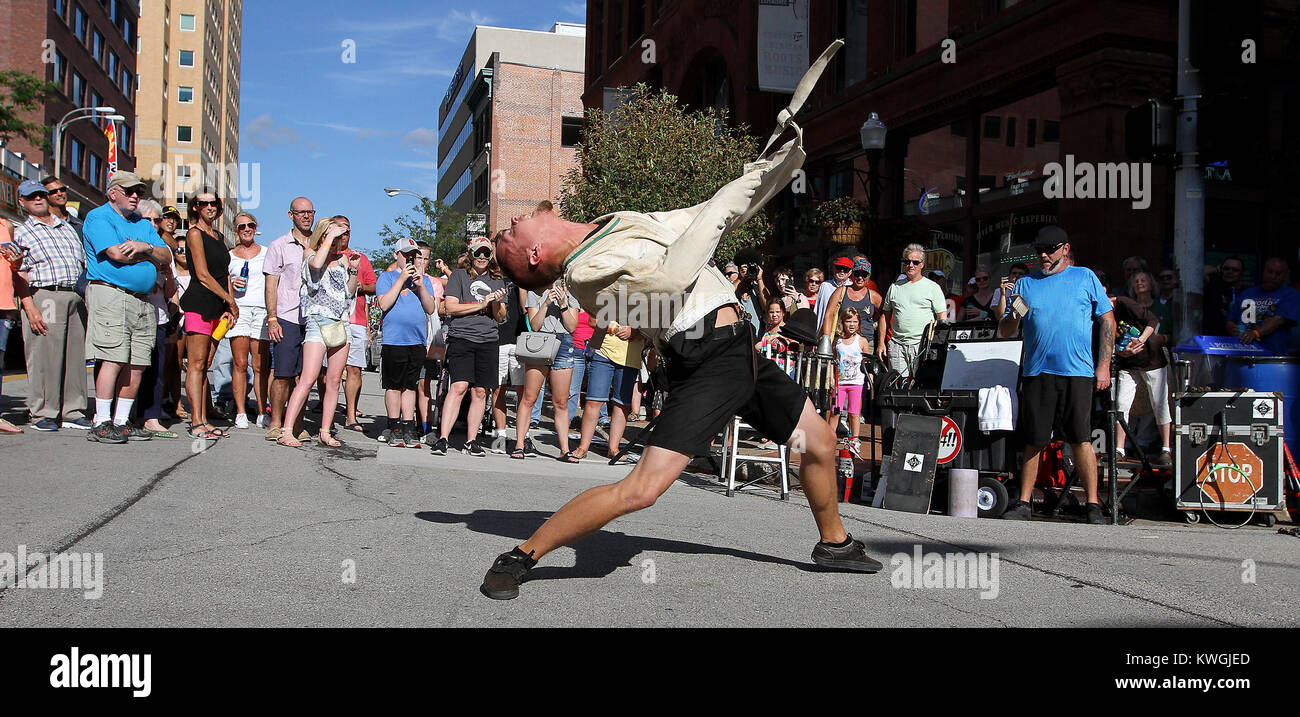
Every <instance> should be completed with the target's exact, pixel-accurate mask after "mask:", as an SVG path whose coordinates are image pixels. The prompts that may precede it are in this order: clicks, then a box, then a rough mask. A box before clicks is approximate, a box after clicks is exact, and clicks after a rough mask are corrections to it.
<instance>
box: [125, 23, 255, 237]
mask: <svg viewBox="0 0 1300 717" xmlns="http://www.w3.org/2000/svg"><path fill="white" fill-rule="evenodd" d="M242 17H243V1H242V0H153V2H148V3H146V4H145V6H144V8H143V15H142V16H141V17H140V69H139V72H140V94H139V96H138V102H137V108H136V109H137V112H138V113H139V122H138V130H137V133H138V136H137V138H136V152H137V158H138V161H139V167H140V173H141V174H142V175H143V176H147V177H152V178H154V179H161V180H163V181H162V182H161V186H162V187H163V191H162V196H159V197H158V199H159V201H162V202H163V203H164V204H175V205H176V206H177V207H179V208H180V209H181V214H182V215H184V214H185V200H186V198H187V197H188V196H189V195H190V194H191V193H192V192H195V191H197V190H198V189H200V188H203V187H208V188H211V189H213V190H215V191H216V192H217V193H218V194H219V195H220V196H221V198H222V199H223V200H224V203H225V212H224V221H223V222H222V223H221V226H220V229H221V231H222V233H223V234H225V235H226V238H227V241H233V240H234V226H233V220H234V217H235V213H236V212H238V210H239V201H238V199H239V175H240V172H239V67H240V47H241V35H240V21H241V18H242Z"/></svg>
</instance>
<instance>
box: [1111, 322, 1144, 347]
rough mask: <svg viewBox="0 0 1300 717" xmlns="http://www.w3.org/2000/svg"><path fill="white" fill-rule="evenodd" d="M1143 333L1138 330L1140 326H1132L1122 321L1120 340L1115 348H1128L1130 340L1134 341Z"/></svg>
mask: <svg viewBox="0 0 1300 717" xmlns="http://www.w3.org/2000/svg"><path fill="white" fill-rule="evenodd" d="M1141 335H1142V332H1141V331H1138V328H1137V327H1136V326H1130V325H1129V324H1127V323H1125V322H1123V321H1121V322H1120V324H1119V342H1118V343H1117V344H1116V346H1115V349H1116V350H1117V351H1123V350H1124V349H1126V348H1128V344H1129V342H1130V341H1132V340H1133V339H1135V338H1137V337H1138V336H1141Z"/></svg>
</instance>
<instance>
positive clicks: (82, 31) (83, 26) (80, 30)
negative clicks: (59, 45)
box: [72, 5, 90, 45]
mask: <svg viewBox="0 0 1300 717" xmlns="http://www.w3.org/2000/svg"><path fill="white" fill-rule="evenodd" d="M89 24H90V23H89V22H88V21H87V20H86V11H85V10H82V9H81V6H80V5H77V6H75V7H73V10H72V34H74V35H76V36H77V39H78V40H81V44H83V45H84V44H86V30H87V29H88V28H89Z"/></svg>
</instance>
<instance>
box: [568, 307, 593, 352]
mask: <svg viewBox="0 0 1300 717" xmlns="http://www.w3.org/2000/svg"><path fill="white" fill-rule="evenodd" d="M587 319H588V314H587V312H585V311H580V312H578V326H577V328H575V329H574V330H573V348H575V349H577V350H579V351H582V350H585V349H586V348H587V339H589V338H591V337H592V335H594V334H595V333H596V330H595V329H593V328H591V323H590V322H589V321H587Z"/></svg>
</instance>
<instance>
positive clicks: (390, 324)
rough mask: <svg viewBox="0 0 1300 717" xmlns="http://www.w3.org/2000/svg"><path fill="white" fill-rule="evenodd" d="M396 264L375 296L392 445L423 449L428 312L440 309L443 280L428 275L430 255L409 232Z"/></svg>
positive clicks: (383, 277) (380, 281)
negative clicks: (418, 423)
mask: <svg viewBox="0 0 1300 717" xmlns="http://www.w3.org/2000/svg"><path fill="white" fill-rule="evenodd" d="M393 259H394V261H393V265H392V267H391V268H390V269H389V270H388V271H386V272H384V273H382V274H380V275H379V278H378V279H377V280H376V282H375V301H376V302H377V303H378V304H379V309H380V310H381V311H383V312H384V323H383V334H384V336H383V348H382V349H381V350H380V361H379V365H380V370H381V371H382V372H383V384H384V408H385V409H386V410H387V411H388V428H389V430H391V431H392V433H390V434H389V436H390V437H389V439H388V445H390V446H396V447H398V448H401V447H403V446H405V447H407V448H419V447H420V434H419V433H417V432H416V430H415V398H416V391H417V389H418V388H419V384H420V369H422V368H424V356H425V354H426V353H427V351H428V349H427V347H426V346H425V339H426V338H428V334H427V331H428V324H429V315H430V314H436V313H437V312H438V300H439V298H440V297H441V296H442V282H440V281H434V280H432V279H430V278H429V277H428V275H426V274H425V273H424V272H425V269H427V268H428V264H429V260H428V259H426V258H424V257H423V255H422V254H421V253H420V248H419V246H417V245H416V243H415V242H414V241H412V240H411V239H409V238H407V237H402V238H401V239H398V240H397V246H396V250H395V251H394V253H393Z"/></svg>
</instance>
